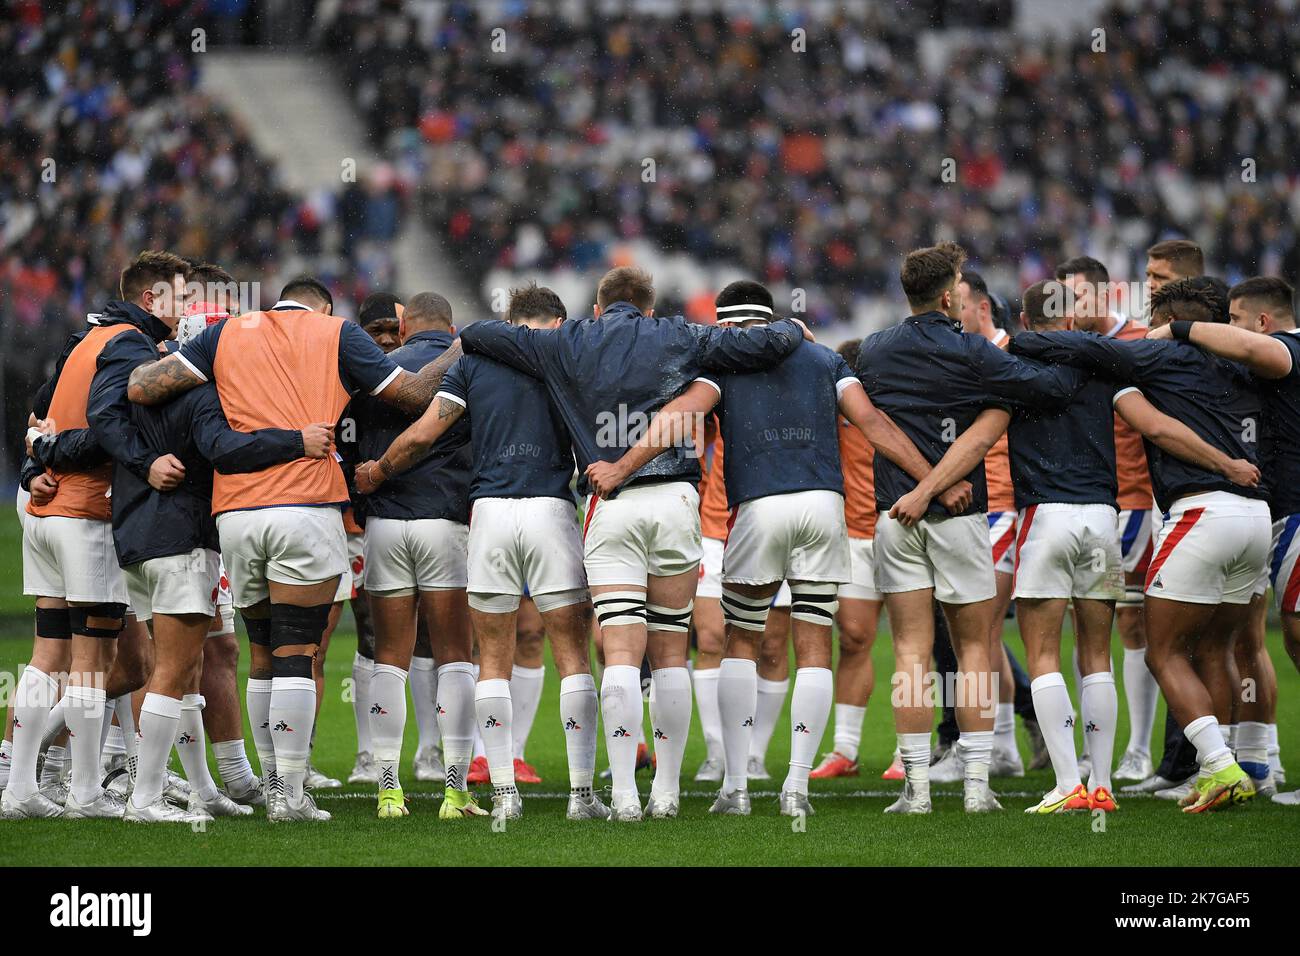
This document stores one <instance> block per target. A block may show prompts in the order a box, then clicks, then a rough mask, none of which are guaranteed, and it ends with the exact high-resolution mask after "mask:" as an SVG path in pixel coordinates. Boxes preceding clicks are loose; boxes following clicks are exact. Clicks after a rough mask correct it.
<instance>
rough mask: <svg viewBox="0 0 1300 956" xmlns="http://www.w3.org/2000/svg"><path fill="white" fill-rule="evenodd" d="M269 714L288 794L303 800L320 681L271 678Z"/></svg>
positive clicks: (293, 799)
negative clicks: (317, 683) (317, 689)
mask: <svg viewBox="0 0 1300 956" xmlns="http://www.w3.org/2000/svg"><path fill="white" fill-rule="evenodd" d="M269 717H270V721H271V740H272V741H273V742H274V745H275V770H276V773H277V774H278V775H279V777H280V778H281V779H282V780H283V781H284V793H285V796H286V797H287V798H288V799H289V800H290V802H292V803H300V802H301V801H302V791H303V782H304V781H305V780H306V779H307V757H308V755H309V754H310V753H311V736H312V725H313V724H314V723H315V720H316V682H315V681H314V680H312V679H311V678H310V677H273V678H271V707H270V713H269Z"/></svg>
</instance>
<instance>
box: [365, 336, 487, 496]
mask: <svg viewBox="0 0 1300 956" xmlns="http://www.w3.org/2000/svg"><path fill="white" fill-rule="evenodd" d="M447 351H451V350H450V349H448V350H447ZM435 361H436V360H435ZM425 368H428V366H427V365H426V366H425ZM439 380H440V381H441V376H439ZM463 414H465V406H464V405H463V404H461V403H460V402H458V401H456V400H454V399H452V398H450V397H449V396H448V395H447V394H446V393H445V392H444V393H442V394H440V395H438V396H436V397H435V398H434V400H433V401H432V402H431V403H430V404H429V405H428V407H426V408H425V410H424V414H423V415H421V416H420V417H419V418H418V419H416V420H415V421H414V422H412V423H411V424H410V425H409V426H408V427H407V429H406V431H404V432H402V433H401V434H400V435H398V436H397V437H396V438H394V439H393V443H392V444H391V445H389V446H388V450H387V451H385V452H384V454H383V455H382V456H381V457H380V458H379V460H378V461H363V462H362V463H361V464H359V465H357V468H356V472H355V473H354V476H353V477H354V480H355V482H356V486H357V491H358V492H359V493H361V494H363V495H368V494H371V493H373V492H374V491H375V489H376V488H378V487H379V486H380V485H382V484H383V483H384V482H385V481H386V480H387V479H389V478H392V477H394V476H396V475H400V474H401V473H402V472H404V471H407V470H409V469H410V468H411V467H412V466H413V465H415V464H416V463H417V462H419V461H420V459H422V458H423V457H424V456H425V455H427V454H428V453H429V449H430V448H432V447H433V443H434V442H436V441H437V440H438V439H439V438H441V437H442V436H443V434H444V433H445V432H446V431H447V429H449V428H450V427H451V426H452V425H454V424H456V422H457V420H459V418H460V416H461V415H463Z"/></svg>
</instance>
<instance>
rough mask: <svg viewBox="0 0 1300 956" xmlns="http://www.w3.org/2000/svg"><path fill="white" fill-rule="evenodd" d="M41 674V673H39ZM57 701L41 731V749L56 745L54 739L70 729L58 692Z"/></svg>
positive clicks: (47, 715) (56, 692)
mask: <svg viewBox="0 0 1300 956" xmlns="http://www.w3.org/2000/svg"><path fill="white" fill-rule="evenodd" d="M38 673H39V672H38ZM55 694H56V695H57V700H55V702H54V704H53V705H51V707H50V710H49V713H48V714H46V716H45V726H44V728H43V729H42V730H41V749H42V750H44V749H45V748H46V747H48V746H49V745H50V744H52V743H54V738H55V737H57V736H59V734H61V733H63V732H64V731H65V730H67V729H68V719H67V717H66V716H65V715H64V713H63V697H62V695H60V694H59V692H58V691H57V690H56V691H55Z"/></svg>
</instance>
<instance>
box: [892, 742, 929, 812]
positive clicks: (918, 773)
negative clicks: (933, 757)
mask: <svg viewBox="0 0 1300 956" xmlns="http://www.w3.org/2000/svg"><path fill="white" fill-rule="evenodd" d="M898 756H899V758H900V759H901V760H902V761H903V773H904V774H906V776H907V782H908V783H910V784H911V785H912V792H913V793H914V794H917V795H919V796H926V795H928V794H929V793H930V734H929V732H928V731H927V732H926V733H923V734H898Z"/></svg>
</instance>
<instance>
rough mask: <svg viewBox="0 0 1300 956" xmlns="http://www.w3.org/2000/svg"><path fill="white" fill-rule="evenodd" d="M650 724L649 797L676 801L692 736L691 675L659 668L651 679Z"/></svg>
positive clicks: (680, 670) (681, 668)
mask: <svg viewBox="0 0 1300 956" xmlns="http://www.w3.org/2000/svg"><path fill="white" fill-rule="evenodd" d="M651 677H652V679H653V681H654V684H653V687H654V692H653V693H652V694H651V695H650V722H651V723H652V724H653V725H654V734H655V760H656V766H655V776H654V781H653V782H652V783H651V785H650V793H651V794H654V795H658V796H662V797H670V798H672V799H674V800H676V799H677V798H678V797H679V796H680V794H681V789H682V760H683V758H684V757H685V756H686V738H687V737H688V736H689V735H690V732H691V672H690V671H688V670H687V669H686V668H685V667H661V668H659V669H658V670H656V671H654V672H653V674H652V675H651Z"/></svg>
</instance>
